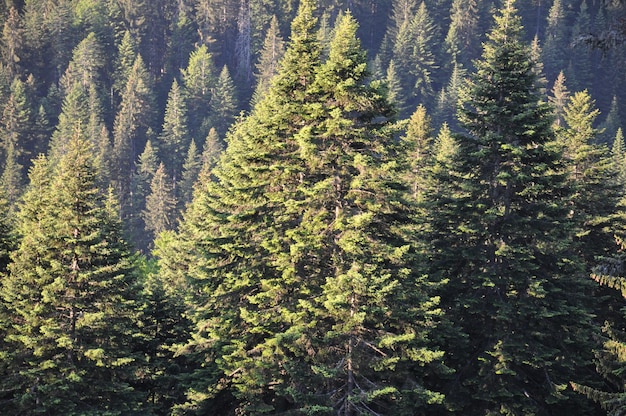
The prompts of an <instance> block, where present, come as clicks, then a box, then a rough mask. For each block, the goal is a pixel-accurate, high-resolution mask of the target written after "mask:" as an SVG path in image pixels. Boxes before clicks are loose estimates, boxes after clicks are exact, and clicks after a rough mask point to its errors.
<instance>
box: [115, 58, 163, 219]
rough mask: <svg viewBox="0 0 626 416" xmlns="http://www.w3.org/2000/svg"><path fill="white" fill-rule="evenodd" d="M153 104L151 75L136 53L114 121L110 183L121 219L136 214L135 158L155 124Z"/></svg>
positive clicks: (137, 212) (137, 213)
mask: <svg viewBox="0 0 626 416" xmlns="http://www.w3.org/2000/svg"><path fill="white" fill-rule="evenodd" d="M154 111H155V103H154V96H153V91H152V82H151V78H150V75H149V74H148V71H147V69H146V67H145V64H144V62H143V59H142V58H141V56H137V58H136V59H135V62H134V64H133V67H132V69H131V72H130V73H129V76H128V80H127V82H126V87H125V90H124V93H123V94H122V103H121V104H120V108H119V110H118V112H117V114H116V116H115V122H114V124H113V161H114V166H113V182H114V185H115V189H116V193H117V195H119V199H120V210H121V215H122V218H124V219H129V218H132V217H136V216H137V215H139V211H137V210H136V209H134V207H133V204H132V202H133V201H132V199H131V194H130V191H131V184H132V180H133V175H134V169H135V160H136V158H137V156H138V155H139V152H140V151H141V149H143V148H144V146H145V143H146V141H147V140H148V136H149V134H148V133H149V131H150V130H151V129H152V127H154V126H153V123H154V120H153V119H154Z"/></svg>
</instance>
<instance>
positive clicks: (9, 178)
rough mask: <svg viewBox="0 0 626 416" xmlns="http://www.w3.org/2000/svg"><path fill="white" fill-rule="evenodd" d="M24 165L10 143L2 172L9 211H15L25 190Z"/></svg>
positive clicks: (1, 180)
mask: <svg viewBox="0 0 626 416" xmlns="http://www.w3.org/2000/svg"><path fill="white" fill-rule="evenodd" d="M22 182H23V178H22V166H21V165H20V164H19V162H18V161H17V155H16V151H15V147H14V145H13V143H10V144H9V148H8V149H6V157H5V160H4V167H3V169H2V173H1V174H0V187H2V189H3V191H4V197H6V199H7V201H6V202H7V203H8V207H7V208H8V210H9V212H11V213H12V212H14V211H15V208H16V206H17V202H18V200H19V197H20V196H21V195H22V191H23V183H22Z"/></svg>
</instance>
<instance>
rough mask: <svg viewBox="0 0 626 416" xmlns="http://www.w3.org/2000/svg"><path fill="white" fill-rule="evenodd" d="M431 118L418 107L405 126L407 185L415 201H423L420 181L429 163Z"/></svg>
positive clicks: (422, 107)
mask: <svg viewBox="0 0 626 416" xmlns="http://www.w3.org/2000/svg"><path fill="white" fill-rule="evenodd" d="M431 123H432V122H431V118H430V117H429V116H428V114H426V108H425V107H424V106H423V105H419V106H418V107H417V109H416V110H415V112H414V113H413V115H411V118H410V119H409V124H408V126H407V130H406V134H405V135H404V137H403V141H404V144H405V145H406V146H407V148H408V149H407V151H408V158H409V177H408V178H407V182H408V183H409V186H410V190H411V195H412V197H413V198H415V200H416V201H421V200H422V199H423V196H422V194H423V192H424V189H422V186H421V185H420V183H419V182H420V180H422V178H423V177H424V176H425V170H426V169H427V168H428V166H429V165H430V163H431V152H432V141H433V137H432V134H433V132H432V125H431Z"/></svg>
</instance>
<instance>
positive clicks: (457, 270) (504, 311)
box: [430, 0, 593, 415]
mask: <svg viewBox="0 0 626 416" xmlns="http://www.w3.org/2000/svg"><path fill="white" fill-rule="evenodd" d="M475 66H476V72H475V74H473V76H472V77H471V78H470V80H469V81H468V83H467V86H466V87H465V88H464V89H463V90H462V92H461V105H460V109H459V121H460V123H461V125H462V126H463V127H464V128H465V129H466V130H467V134H463V135H459V136H458V137H456V143H457V144H456V145H455V146H458V148H457V149H456V150H455V149H454V146H450V145H447V148H448V149H449V150H452V151H453V153H452V155H451V156H452V157H448V158H447V159H448V160H447V161H446V162H445V163H447V164H448V165H451V167H453V168H454V170H448V171H447V172H446V171H445V170H442V169H440V168H439V166H441V162H438V163H436V164H435V168H437V171H436V172H435V173H437V176H435V178H436V179H438V181H435V182H434V183H433V184H432V185H431V186H432V190H431V191H430V192H432V196H431V197H430V200H431V201H432V204H433V205H432V207H431V209H432V210H433V211H432V212H431V214H430V215H431V216H432V217H433V218H434V220H433V222H432V224H431V227H432V231H431V232H432V234H433V238H432V241H433V245H434V247H433V248H434V252H433V254H434V257H433V260H434V262H433V266H434V267H433V273H440V274H441V275H442V278H449V279H450V285H449V288H448V289H449V290H450V291H449V292H447V293H446V295H445V298H446V304H445V306H446V307H448V308H449V309H450V311H451V316H452V317H453V318H452V319H453V323H454V324H456V327H457V328H460V329H462V331H463V332H465V334H466V335H465V339H466V340H467V343H463V342H459V340H462V339H463V337H459V336H457V335H456V334H455V335H454V339H455V343H454V344H455V345H454V346H453V347H452V348H451V351H450V353H451V356H452V357H454V360H455V364H454V365H455V366H456V368H457V369H459V373H458V374H459V378H458V379H455V383H454V384H453V385H452V386H451V393H450V394H449V399H450V401H451V403H452V404H453V405H454V406H459V409H462V410H461V412H462V413H463V414H470V415H479V414H480V415H484V414H511V415H512V414H557V413H558V414H566V413H567V411H566V409H569V410H568V411H570V412H573V413H577V412H580V411H581V410H580V408H578V407H574V406H576V405H577V404H575V395H572V394H569V393H568V392H567V391H566V389H567V387H568V381H569V380H570V379H571V377H573V376H574V375H575V374H576V375H579V376H583V375H584V377H587V376H588V373H591V371H590V370H591V369H590V367H589V363H590V358H591V357H590V351H591V349H592V345H593V344H591V343H590V339H589V336H590V334H592V333H593V328H592V326H591V314H590V309H589V302H587V301H586V300H585V297H584V294H585V293H589V290H590V289H589V288H590V285H589V280H588V279H587V278H586V277H585V276H584V274H583V273H581V271H582V269H581V266H580V263H579V262H578V261H577V260H576V256H575V254H574V253H573V246H572V242H571V241H572V235H573V222H571V221H570V218H569V217H568V210H569V207H568V206H567V198H566V197H567V195H568V193H569V192H570V191H569V190H568V187H567V185H568V183H567V182H566V178H565V177H564V175H563V174H562V173H561V166H560V160H559V158H560V155H559V153H558V151H557V150H558V149H557V147H556V145H555V143H554V141H553V132H552V130H551V124H552V116H551V110H550V108H549V107H548V106H547V104H545V103H544V101H543V100H542V99H541V98H542V97H541V96H540V94H539V93H538V91H537V88H538V87H537V82H536V74H535V73H534V71H533V69H534V68H533V61H532V59H531V51H530V48H529V47H528V46H527V45H526V43H525V42H524V41H523V39H522V26H521V24H520V18H519V16H518V15H517V12H516V9H515V8H514V1H512V0H508V1H505V2H504V5H503V7H502V9H500V10H499V11H498V13H497V14H496V16H495V26H494V28H493V29H492V30H491V32H490V33H489V34H488V41H487V42H486V43H485V44H484V46H483V55H482V58H481V59H480V60H478V61H476V62H475ZM441 143H445V142H443V141H440V144H439V145H438V146H441ZM443 150H444V149H443V148H441V150H439V151H436V152H435V155H436V158H437V154H438V153H439V152H440V151H443ZM444 159H446V158H444ZM442 173H444V174H445V175H441V174H442ZM439 181H440V182H439ZM442 191H443V192H442ZM446 191H447V192H446ZM444 192H446V193H448V195H445V193H444ZM440 196H443V197H442V198H440ZM448 302H450V303H448ZM564 354H565V356H566V357H567V359H560V358H559V357H562V356H563V355H564ZM456 360H458V361H456ZM570 406H571V407H570ZM553 412H555V413H553Z"/></svg>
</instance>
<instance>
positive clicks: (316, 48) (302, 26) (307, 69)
mask: <svg viewBox="0 0 626 416" xmlns="http://www.w3.org/2000/svg"><path fill="white" fill-rule="evenodd" d="M315 3H316V2H315V1H314V0H303V1H301V2H300V7H299V8H298V14H297V15H296V17H295V18H294V20H293V22H292V24H291V37H290V39H289V43H288V46H287V50H286V51H285V55H284V57H283V60H282V61H281V65H280V69H279V71H278V75H277V77H276V83H275V88H274V90H275V92H276V93H277V95H278V96H281V95H289V96H291V95H292V94H293V93H294V92H296V91H301V90H304V89H306V87H307V86H308V85H309V84H310V83H311V82H312V78H313V73H314V68H315V67H316V66H317V65H318V64H319V60H320V53H321V45H320V41H319V38H318V31H317V24H318V19H317V17H316V16H315V15H314V12H315V9H316V6H315Z"/></svg>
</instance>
